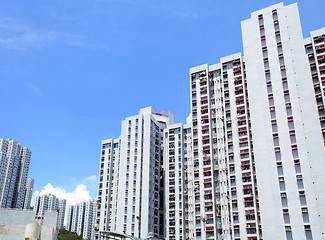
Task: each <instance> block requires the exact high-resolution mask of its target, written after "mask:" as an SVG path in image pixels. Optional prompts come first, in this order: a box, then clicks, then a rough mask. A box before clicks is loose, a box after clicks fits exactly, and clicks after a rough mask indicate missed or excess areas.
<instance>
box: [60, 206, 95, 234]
mask: <svg viewBox="0 0 325 240" xmlns="http://www.w3.org/2000/svg"><path fill="white" fill-rule="evenodd" d="M94 211H96V201H95V200H89V201H87V202H81V203H78V204H76V205H73V206H71V205H70V206H68V209H67V221H66V225H65V228H66V229H67V230H68V231H71V232H75V233H77V234H78V235H80V236H82V238H83V239H88V238H91V239H93V238H94V236H93V223H94Z"/></svg>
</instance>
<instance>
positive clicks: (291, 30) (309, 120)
mask: <svg viewBox="0 0 325 240" xmlns="http://www.w3.org/2000/svg"><path fill="white" fill-rule="evenodd" d="M242 33H243V45H244V56H245V67H246V77H247V90H248V97H249V111H250V121H251V132H252V145H253V148H254V163H255V166H254V167H255V174H256V186H257V190H258V201H259V209H260V219H261V229H262V233H263V238H264V239H271V238H273V239H285V238H287V239H296V238H297V237H298V238H299V237H301V236H304V237H305V238H306V239H312V238H313V239H321V238H323V236H324V235H323V234H324V230H325V225H324V224H325V222H324V217H325V213H324V211H325V208H324V206H325V193H324V185H323V183H324V180H325V175H324V171H325V163H324V158H325V151H324V144H323V136H322V132H321V127H320V125H319V124H317V122H319V121H318V119H319V116H318V110H317V104H316V101H315V97H314V96H315V93H314V87H313V84H312V78H311V72H310V67H309V62H308V58H307V56H306V53H305V46H304V39H303V35H302V30H301V25H300V19H299V12H298V7H297V4H292V5H288V6H283V4H282V3H281V4H277V5H274V6H271V7H268V8H265V9H262V10H260V11H257V12H254V13H252V14H251V18H250V19H248V20H245V21H243V22H242ZM276 186H277V187H276ZM270 210H271V211H270Z"/></svg>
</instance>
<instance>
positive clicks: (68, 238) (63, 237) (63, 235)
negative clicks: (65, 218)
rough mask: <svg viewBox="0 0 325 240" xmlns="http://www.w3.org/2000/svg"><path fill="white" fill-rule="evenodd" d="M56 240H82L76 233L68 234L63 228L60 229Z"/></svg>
mask: <svg viewBox="0 0 325 240" xmlns="http://www.w3.org/2000/svg"><path fill="white" fill-rule="evenodd" d="M58 240H83V239H82V237H81V236H79V235H78V234H77V233H74V232H70V231H68V230H66V229H64V228H61V229H60V231H59V237H58Z"/></svg>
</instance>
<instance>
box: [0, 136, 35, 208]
mask: <svg viewBox="0 0 325 240" xmlns="http://www.w3.org/2000/svg"><path fill="white" fill-rule="evenodd" d="M30 156H31V151H30V149H29V148H28V147H22V146H21V145H20V144H19V143H18V142H16V141H15V140H12V139H10V138H8V139H0V207H1V208H21V209H22V208H23V207H24V201H25V192H26V181H27V175H28V169H29V163H30Z"/></svg>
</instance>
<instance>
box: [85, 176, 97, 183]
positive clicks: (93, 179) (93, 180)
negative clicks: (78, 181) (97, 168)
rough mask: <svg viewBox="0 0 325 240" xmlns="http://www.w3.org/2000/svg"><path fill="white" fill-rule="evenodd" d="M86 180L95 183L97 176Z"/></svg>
mask: <svg viewBox="0 0 325 240" xmlns="http://www.w3.org/2000/svg"><path fill="white" fill-rule="evenodd" d="M86 180H87V181H92V182H95V181H96V180H97V176H96V175H91V176H89V177H87V178H86Z"/></svg>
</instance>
